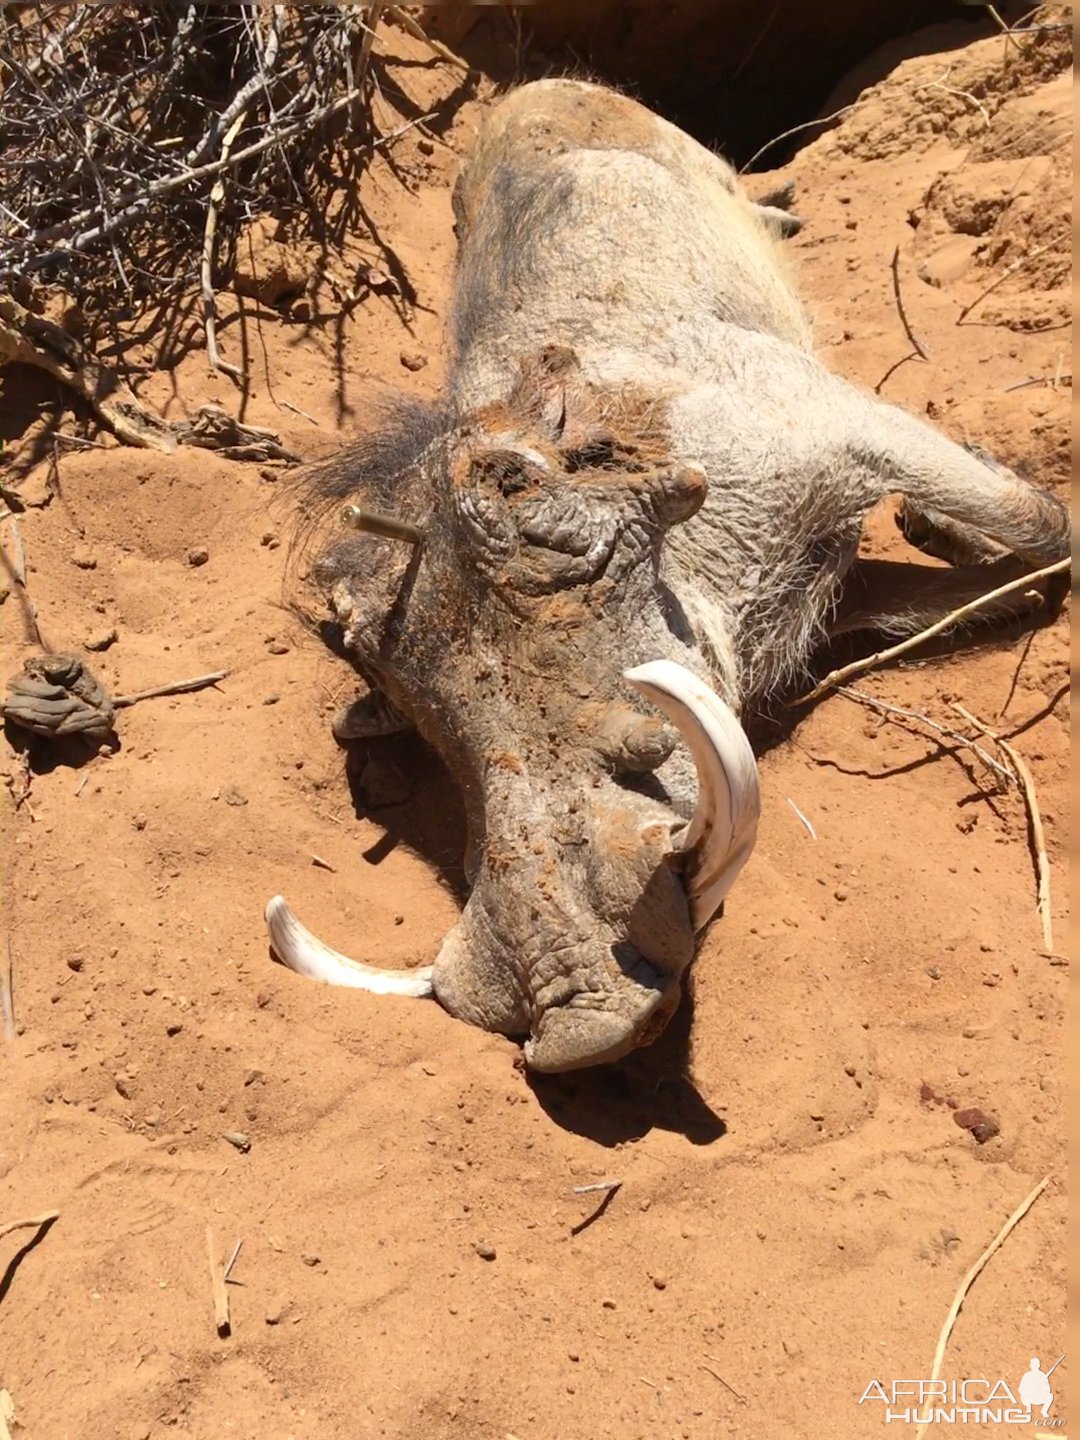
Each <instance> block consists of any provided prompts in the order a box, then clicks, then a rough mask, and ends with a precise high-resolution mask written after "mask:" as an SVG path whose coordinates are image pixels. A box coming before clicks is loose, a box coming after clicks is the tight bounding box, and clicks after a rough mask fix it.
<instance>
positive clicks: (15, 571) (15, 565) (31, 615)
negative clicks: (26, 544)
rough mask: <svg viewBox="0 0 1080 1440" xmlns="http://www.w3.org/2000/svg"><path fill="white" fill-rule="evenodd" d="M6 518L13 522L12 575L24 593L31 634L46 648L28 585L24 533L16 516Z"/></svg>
mask: <svg viewBox="0 0 1080 1440" xmlns="http://www.w3.org/2000/svg"><path fill="white" fill-rule="evenodd" d="M6 518H7V519H9V520H10V521H11V525H10V526H9V527H8V528H9V529H10V531H11V542H12V548H13V549H14V552H15V553H14V555H13V557H12V561H11V573H12V575H14V577H15V582H16V584H17V585H18V587H19V589H20V590H21V591H22V593H23V599H24V600H25V602H26V617H27V619H29V621H30V633H31V635H32V636H33V639H34V643H35V644H36V645H40V646H42V648H44V646H45V642H44V640H43V639H42V638H41V626H40V624H39V623H38V613H37V606H36V605H35V604H34V601H33V597H32V596H31V594H30V589H29V587H28V585H27V583H26V551H25V550H24V549H23V541H22V531H21V530H20V529H19V522H18V519H17V518H16V517H15V516H14V515H9V516H7V517H6Z"/></svg>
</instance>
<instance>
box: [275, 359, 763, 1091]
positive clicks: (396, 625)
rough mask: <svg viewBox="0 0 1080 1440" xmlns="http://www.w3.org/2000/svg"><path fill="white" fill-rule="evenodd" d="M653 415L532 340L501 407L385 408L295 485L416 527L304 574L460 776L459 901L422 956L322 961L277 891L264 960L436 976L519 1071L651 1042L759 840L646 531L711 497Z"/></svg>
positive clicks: (731, 752) (367, 540) (342, 976)
mask: <svg viewBox="0 0 1080 1440" xmlns="http://www.w3.org/2000/svg"><path fill="white" fill-rule="evenodd" d="M663 413H664V406H663V404H662V402H661V401H660V400H658V398H657V397H656V395H655V394H653V395H652V396H651V398H649V399H646V398H645V397H644V395H643V394H641V393H639V392H637V391H635V389H634V388H633V387H632V386H630V385H626V386H622V387H615V388H614V389H612V388H610V387H608V388H606V389H605V390H604V391H603V393H602V394H601V393H598V392H597V391H595V390H593V389H592V388H591V387H590V386H588V385H586V384H585V382H584V381H583V379H582V378H581V374H580V371H579V369H578V366H577V363H576V360H575V357H574V355H573V354H572V352H570V351H569V350H566V349H562V348H549V349H547V350H545V351H544V352H542V353H541V354H539V355H538V356H535V357H532V358H530V359H528V360H526V361H525V362H524V363H523V364H522V374H521V381H520V384H519V385H518V387H517V389H516V390H515V392H514V393H513V394H512V395H511V396H510V397H509V399H508V400H507V402H506V403H505V404H504V405H500V406H493V407H489V408H488V409H485V410H482V411H480V412H479V413H474V414H470V415H468V416H465V417H461V416H455V415H453V414H449V413H447V412H446V411H444V410H439V409H436V408H434V407H432V408H430V409H429V408H425V407H417V406H416V405H415V403H413V402H405V401H402V402H401V404H400V406H398V407H396V410H395V411H394V413H392V414H391V416H390V417H389V420H388V423H387V424H386V425H385V426H384V427H383V428H382V429H381V431H380V432H379V433H377V434H376V435H375V436H373V437H372V438H371V439H370V440H368V441H367V442H364V443H362V444H361V445H360V446H359V447H358V448H356V449H354V450H353V451H351V452H346V453H345V454H343V455H342V456H341V457H339V458H338V459H337V460H336V461H335V462H334V463H333V464H332V465H330V466H328V467H325V468H324V469H323V470H322V471H321V472H320V473H319V474H318V475H317V476H316V477H315V482H314V484H315V489H316V491H317V492H318V493H319V494H321V496H322V498H323V500H324V501H331V502H342V501H345V500H348V501H352V502H354V503H357V504H359V505H362V506H366V507H370V508H371V509H372V510H375V511H380V510H381V511H384V512H385V511H389V512H390V513H392V514H393V515H394V516H396V517H398V518H399V519H400V520H401V521H404V522H406V530H407V527H408V525H411V526H414V527H416V531H417V532H418V533H419V535H420V536H421V537H422V538H421V539H420V541H419V543H417V544H416V545H413V546H411V545H408V544H404V543H402V542H401V540H399V539H391V538H385V537H382V536H379V535H373V534H370V533H364V534H359V535H352V534H350V535H349V537H348V538H347V539H345V540H343V541H341V542H340V543H337V544H336V545H334V546H333V547H332V548H331V549H330V550H329V551H328V552H327V553H325V554H324V555H323V556H322V558H321V560H320V562H319V564H318V566H317V567H316V576H317V578H318V580H319V581H320V583H321V585H322V587H323V588H324V589H326V590H327V591H328V592H329V594H330V597H331V603H332V606H333V610H334V611H335V613H336V616H337V619H338V622H339V623H340V625H341V628H342V632H343V636H344V640H345V644H346V645H347V646H348V648H349V649H350V650H351V652H352V653H353V655H354V656H355V658H356V663H357V666H358V668H359V670H360V671H361V673H362V674H363V675H364V677H365V678H366V679H367V680H368V682H369V683H370V684H371V686H372V687H373V688H374V689H375V690H377V691H378V692H380V693H381V695H382V696H385V697H386V698H387V699H388V700H389V701H390V703H391V705H392V707H393V709H394V710H395V711H397V712H399V713H400V714H401V716H403V717H407V719H408V721H409V722H411V723H412V724H414V725H415V726H416V727H417V729H418V730H419V731H420V733H421V734H422V735H424V736H425V737H426V738H427V739H428V740H429V741H430V742H431V743H432V744H433V745H434V746H435V747H436V748H437V749H438V751H439V752H440V753H441V755H442V757H443V759H444V761H445V762H446V764H447V766H448V768H449V770H450V772H451V774H452V775H453V776H454V779H455V780H456V782H457V784H458V785H459V786H460V788H461V791H462V793H463V795H464V799H465V805H466V812H467V817H468V824H469V853H468V857H467V870H468V874H469V881H470V885H471V893H470V895H469V899H468V902H467V904H466V906H465V908H464V911H463V913H462V915H461V917H460V919H459V920H458V922H457V924H456V925H455V926H454V928H453V929H452V930H451V932H450V933H449V935H448V936H447V937H446V939H445V940H444V941H443V943H442V946H441V949H440V950H439V952H438V956H437V958H436V960H435V962H434V965H433V966H432V967H430V968H429V969H426V970H423V971H411V972H391V973H388V972H385V971H378V970H375V969H373V967H370V966H365V965H362V964H360V963H358V962H354V961H348V960H346V959H345V958H344V957H342V956H340V955H337V954H335V953H334V952H330V951H328V950H326V948H325V947H323V946H321V944H320V943H319V942H318V941H316V940H314V938H313V937H312V936H310V935H309V934H308V932H306V931H305V930H304V929H303V927H301V926H300V925H299V924H298V922H296V921H295V919H294V918H293V917H292V915H291V914H290V913H289V912H288V910H287V909H286V907H285V905H284V902H283V901H281V900H280V899H275V900H274V901H272V902H271V904H270V907H269V909H268V919H269V922H270V929H271V936H272V938H273V941H274V946H275V949H276V950H277V952H278V954H279V955H280V956H281V957H282V958H283V959H284V960H285V961H286V963H289V964H291V965H293V966H294V968H297V969H300V970H302V971H304V972H306V973H308V974H314V975H316V976H318V977H319V978H322V979H324V980H331V981H334V982H336V983H345V984H353V985H357V986H361V987H363V988H369V989H380V990H384V991H386V990H391V991H393V990H396V991H400V992H404V993H411V994H425V993H431V991H432V990H433V991H434V994H435V995H436V997H437V998H438V999H439V1001H440V1002H441V1003H442V1004H443V1006H444V1007H445V1008H446V1009H447V1010H448V1011H450V1013H451V1014H453V1015H455V1016H458V1017H459V1018H461V1019H463V1020H467V1021H469V1022H471V1023H472V1024H474V1025H478V1026H481V1027H483V1028H484V1029H487V1030H494V1031H500V1032H502V1033H505V1034H509V1035H523V1036H524V1035H527V1036H528V1037H530V1038H529V1039H528V1041H527V1043H526V1046H525V1054H526V1058H527V1060H528V1063H529V1064H530V1065H531V1066H532V1067H533V1068H535V1069H537V1070H544V1071H558V1070H569V1069H573V1068H576V1067H578V1066H583V1065H591V1064H596V1063H599V1062H601V1061H607V1060H612V1059H615V1058H617V1057H618V1056H620V1055H623V1054H625V1053H626V1052H627V1051H629V1050H631V1049H632V1048H634V1047H635V1046H637V1045H642V1044H646V1043H648V1042H649V1041H651V1040H652V1039H654V1038H655V1037H656V1035H657V1034H659V1032H660V1031H661V1030H662V1029H663V1027H664V1025H665V1024H666V1023H667V1021H668V1019H669V1018H670V1016H671V1014H672V1012H673V1011H674V1009H675V1007H676V1005H677V1004H678V1000H679V994H680V977H681V975H682V973H683V971H684V970H685V969H686V966H687V965H688V964H689V962H690V960H691V959H692V957H693V954H694V949H695V943H696V935H697V933H698V932H699V931H700V930H701V929H702V927H703V926H704V925H705V924H706V923H707V921H708V920H709V919H710V917H711V916H712V915H713V914H714V913H715V911H716V910H717V908H718V906H719V905H720V902H721V900H722V898H723V896H724V894H725V892H726V891H727V889H728V888H729V886H730V885H731V883H732V881H733V880H734V878H735V875H736V874H737V873H738V871H739V869H740V868H741V866H742V864H743V862H744V861H745V859H746V857H747V856H748V854H749V852H750V849H751V848H752V845H753V842H754V837H755V831H756V824H757V813H758V791H757V772H756V767H755V764H754V759H753V755H752V753H751V751H750V748H749V745H748V744H747V741H746V739H745V737H744V735H743V732H742V730H741V728H740V726H739V724H738V721H737V720H736V719H735V717H734V715H733V714H732V712H731V711H730V710H729V709H728V708H727V706H726V705H725V704H724V703H723V702H722V701H721V700H720V699H719V698H718V697H717V696H716V695H715V694H713V692H712V691H711V690H710V689H709V688H708V685H707V684H706V683H704V682H703V681H702V680H701V679H700V678H699V676H700V675H701V673H703V672H702V666H701V662H700V659H698V658H697V657H696V655H695V652H694V651H693V649H692V648H691V647H690V645H689V644H688V643H687V637H688V635H689V628H688V626H687V625H686V623H685V620H684V617H682V616H681V614H680V613H679V611H678V607H677V605H676V603H675V601H674V600H673V598H672V596H671V595H670V593H669V592H668V591H667V590H666V587H665V586H664V584H663V583H662V580H661V578H660V574H659V556H660V549H661V545H662V543H663V539H664V534H665V532H666V531H667V529H668V528H669V527H670V526H672V525H676V524H678V523H679V522H680V521H682V520H685V519H687V518H688V517H689V516H691V515H693V514H694V513H695V511H697V509H698V508H699V507H700V505H701V504H702V501H703V500H704V498H705V494H706V488H707V481H706V476H705V474H704V471H703V470H702V469H700V468H698V467H695V466H686V465H684V466H681V467H679V466H675V465H673V464H671V463H670V462H669V461H668V459H667V457H666V453H665V437H664V432H663V425H662V416H663ZM658 711H662V712H664V713H663V714H660V713H658ZM383 714H384V715H385V706H384V707H383ZM665 716H666V719H665V718H664V717H665ZM668 722H672V723H668ZM673 726H674V728H673ZM680 732H681V735H682V738H683V739H684V741H685V742H686V749H683V748H682V747H680V746H679V733H680ZM687 752H689V753H687Z"/></svg>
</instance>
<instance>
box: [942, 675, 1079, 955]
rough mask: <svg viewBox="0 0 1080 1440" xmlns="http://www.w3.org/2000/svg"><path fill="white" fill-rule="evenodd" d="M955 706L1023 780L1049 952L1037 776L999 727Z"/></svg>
mask: <svg viewBox="0 0 1080 1440" xmlns="http://www.w3.org/2000/svg"><path fill="white" fill-rule="evenodd" d="M952 708H953V709H954V710H955V711H956V713H957V714H958V715H962V716H963V717H964V719H965V720H966V721H967V722H968V724H969V725H974V726H975V728H976V730H979V731H981V732H982V734H984V735H985V736H986V737H987V738H988V739H990V740H993V741H994V743H995V744H996V745H999V746H1000V747H1001V751H1002V754H1003V755H1006V756H1008V759H1009V763H1010V764H1011V765H1012V767H1013V769H1014V770H1015V771H1016V777H1017V779H1018V780H1019V781H1020V788H1021V789H1022V790H1023V792H1024V802H1025V804H1026V805H1027V815H1028V828H1029V831H1030V835H1031V848H1032V851H1033V858H1034V861H1035V880H1036V886H1037V889H1036V896H1037V903H1038V907H1039V919H1040V920H1041V921H1042V933H1043V944H1044V945H1045V946H1046V949H1047V950H1048V951H1052V950H1053V948H1054V922H1053V916H1052V914H1051V911H1050V857H1049V856H1048V855H1047V853H1046V833H1045V831H1044V830H1043V823H1042V814H1041V812H1040V810H1039V800H1038V796H1037V795H1036V793H1035V777H1034V776H1033V775H1032V773H1031V767H1030V766H1029V765H1028V763H1027V761H1026V760H1025V759H1024V757H1023V756H1022V755H1021V754H1020V752H1019V750H1017V748H1016V747H1015V745H1010V744H1009V742H1008V740H1003V739H1002V737H1001V736H1000V735H999V734H998V732H997V731H996V730H991V728H990V726H989V725H987V724H986V722H985V721H983V720H980V719H979V718H978V717H977V716H976V715H972V713H971V711H970V710H965V708H964V707H963V705H959V704H957V703H956V701H955V700H954V701H953V702H952Z"/></svg>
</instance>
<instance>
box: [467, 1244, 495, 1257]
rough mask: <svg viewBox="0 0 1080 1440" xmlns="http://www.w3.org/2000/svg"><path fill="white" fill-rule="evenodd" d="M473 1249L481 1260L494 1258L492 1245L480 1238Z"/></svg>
mask: <svg viewBox="0 0 1080 1440" xmlns="http://www.w3.org/2000/svg"><path fill="white" fill-rule="evenodd" d="M473 1249H474V1250H475V1251H476V1253H477V1255H479V1256H480V1259H481V1260H494V1259H495V1254H496V1251H495V1246H494V1245H488V1244H485V1242H484V1241H482V1240H480V1241H478V1242H477V1243H476V1244H475V1245H474V1246H473Z"/></svg>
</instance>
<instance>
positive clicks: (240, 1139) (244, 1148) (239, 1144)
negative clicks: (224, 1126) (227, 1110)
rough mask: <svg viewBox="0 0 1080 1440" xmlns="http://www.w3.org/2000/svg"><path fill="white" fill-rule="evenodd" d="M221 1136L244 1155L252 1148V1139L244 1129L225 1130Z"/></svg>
mask: <svg viewBox="0 0 1080 1440" xmlns="http://www.w3.org/2000/svg"><path fill="white" fill-rule="evenodd" d="M221 1138H222V1139H223V1140H227V1141H228V1142H229V1144H230V1145H233V1146H235V1148H236V1149H237V1150H239V1151H240V1153H241V1154H242V1155H246V1154H247V1152H248V1151H249V1150H250V1149H251V1139H250V1137H249V1136H247V1135H245V1134H244V1133H243V1131H242V1130H223V1131H222V1132H221Z"/></svg>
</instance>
